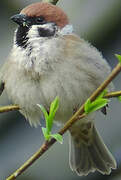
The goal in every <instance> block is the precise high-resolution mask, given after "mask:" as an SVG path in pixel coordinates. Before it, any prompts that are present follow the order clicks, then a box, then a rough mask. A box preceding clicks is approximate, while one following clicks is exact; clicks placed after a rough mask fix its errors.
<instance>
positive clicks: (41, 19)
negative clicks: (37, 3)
mask: <svg viewBox="0 0 121 180" xmlns="http://www.w3.org/2000/svg"><path fill="white" fill-rule="evenodd" d="M36 22H37V24H45V19H44V18H43V17H42V16H41V17H38V18H37V19H36Z"/></svg>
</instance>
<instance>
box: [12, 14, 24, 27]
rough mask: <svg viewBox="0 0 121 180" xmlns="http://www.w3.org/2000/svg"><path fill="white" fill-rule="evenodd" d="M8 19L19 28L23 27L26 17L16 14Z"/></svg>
mask: <svg viewBox="0 0 121 180" xmlns="http://www.w3.org/2000/svg"><path fill="white" fill-rule="evenodd" d="M10 19H11V20H13V21H14V22H15V23H17V24H18V25H20V26H24V24H26V15H24V14H16V15H14V16H12V17H11V18H10Z"/></svg>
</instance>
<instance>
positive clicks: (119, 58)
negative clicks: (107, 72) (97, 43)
mask: <svg viewBox="0 0 121 180" xmlns="http://www.w3.org/2000/svg"><path fill="white" fill-rule="evenodd" d="M115 56H116V57H117V59H118V61H119V63H121V55H119V54H115Z"/></svg>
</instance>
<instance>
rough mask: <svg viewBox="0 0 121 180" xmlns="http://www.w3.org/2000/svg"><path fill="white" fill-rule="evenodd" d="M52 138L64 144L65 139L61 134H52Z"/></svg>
mask: <svg viewBox="0 0 121 180" xmlns="http://www.w3.org/2000/svg"><path fill="white" fill-rule="evenodd" d="M50 136H51V137H53V138H54V139H56V140H57V141H58V142H59V143H61V144H62V143H63V137H62V136H61V135H60V134H51V135H50Z"/></svg>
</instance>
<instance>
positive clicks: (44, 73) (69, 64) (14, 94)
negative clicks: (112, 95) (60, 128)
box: [0, 2, 116, 176]
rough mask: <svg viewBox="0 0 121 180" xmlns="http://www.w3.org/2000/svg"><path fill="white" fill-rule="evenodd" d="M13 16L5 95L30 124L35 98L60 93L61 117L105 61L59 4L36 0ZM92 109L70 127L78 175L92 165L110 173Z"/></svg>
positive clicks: (101, 74) (97, 78) (46, 102)
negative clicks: (75, 31)
mask: <svg viewBox="0 0 121 180" xmlns="http://www.w3.org/2000/svg"><path fill="white" fill-rule="evenodd" d="M12 20H13V21H14V22H16V23H17V24H18V28H17V29H16V31H15V34H14V44H13V48H12V50H11V53H10V55H9V58H8V61H7V62H6V63H5V64H4V65H3V67H2V69H1V71H0V79H1V82H3V84H5V89H6V91H7V93H8V96H9V98H10V99H11V100H12V101H13V103H14V104H18V105H19V106H20V108H21V110H20V112H21V113H22V114H23V115H24V116H25V118H26V119H27V120H28V121H29V122H30V124H31V125H34V126H37V125H38V124H39V123H40V119H41V116H42V113H41V112H40V109H39V107H38V106H37V104H42V105H43V106H44V107H46V108H47V109H49V106H50V103H51V102H52V101H53V99H54V98H55V97H56V96H59V99H60V106H59V110H58V112H57V114H56V118H55V121H56V122H59V123H61V124H62V123H65V122H66V121H67V120H68V119H69V118H70V117H71V116H72V115H73V111H74V109H75V108H78V107H80V106H81V105H82V104H83V103H84V102H85V100H86V99H87V98H88V97H89V96H90V95H91V93H92V92H93V91H94V90H95V89H96V88H97V87H98V86H99V85H100V84H101V83H102V82H103V81H104V80H105V78H106V77H107V76H108V74H109V73H110V67H109V65H108V64H107V62H106V60H105V59H103V57H102V55H101V53H100V52H99V51H98V50H97V49H96V48H95V47H93V46H92V45H90V44H89V43H88V42H85V41H84V40H83V39H80V38H79V37H78V36H77V35H75V34H74V33H73V28H72V25H70V24H69V20H68V17H67V15H66V14H65V13H64V12H63V11H62V10H61V9H60V8H59V7H57V6H54V5H52V4H49V3H43V2H38V3H34V4H31V5H29V6H27V7H25V8H24V9H23V10H22V11H21V12H20V14H17V15H14V16H12ZM2 87H3V86H2ZM109 90H110V88H109ZM94 114H95V113H93V114H91V115H88V116H87V117H86V118H84V119H81V120H79V121H78V122H77V123H75V124H74V125H73V126H72V127H71V128H70V129H69V132H70V152H69V161H70V167H71V169H72V170H73V171H76V172H77V174H78V175H80V176H81V175H87V174H88V173H90V172H94V171H95V170H97V171H99V172H101V173H102V174H110V172H111V169H115V168H116V161H115V159H114V158H113V156H112V155H111V153H110V152H109V150H108V149H107V147H106V146H105V144H104V143H103V141H102V139H101V137H100V135H99V134H98V132H97V129H96V128H95V125H94Z"/></svg>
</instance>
